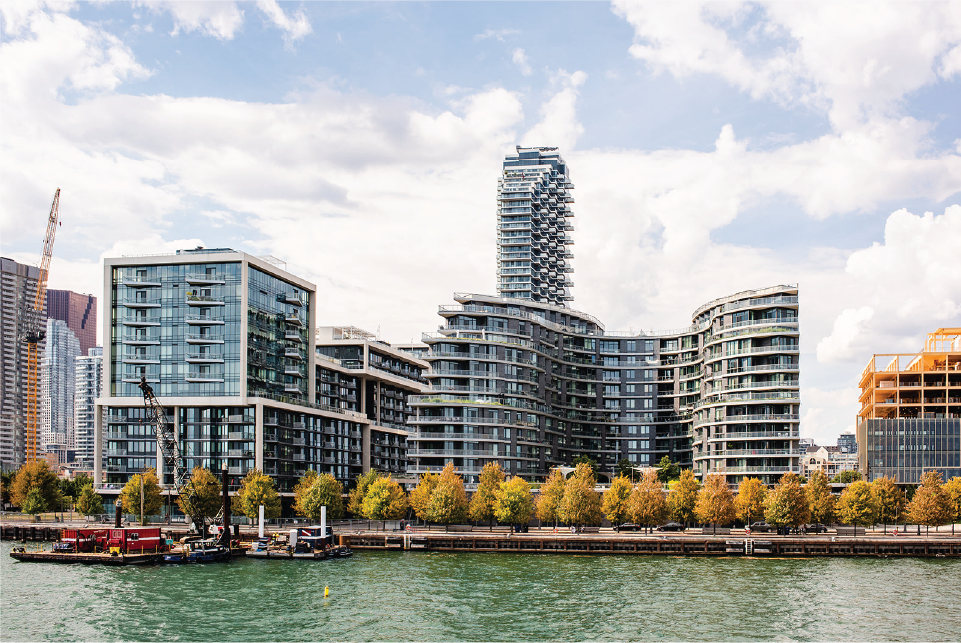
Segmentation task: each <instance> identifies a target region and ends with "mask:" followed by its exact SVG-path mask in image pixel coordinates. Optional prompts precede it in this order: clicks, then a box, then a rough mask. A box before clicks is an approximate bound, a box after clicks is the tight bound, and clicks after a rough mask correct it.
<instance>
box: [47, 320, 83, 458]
mask: <svg viewBox="0 0 961 643" xmlns="http://www.w3.org/2000/svg"><path fill="white" fill-rule="evenodd" d="M46 342H47V343H46V345H45V346H44V349H43V359H42V361H41V365H40V399H39V403H40V409H39V415H40V436H39V443H40V445H41V447H42V449H43V450H44V451H46V452H47V453H56V454H57V457H58V458H59V460H60V462H66V461H67V451H68V450H73V449H74V432H73V431H74V415H73V411H74V391H75V387H74V383H75V381H76V376H77V374H76V359H77V357H79V356H80V341H79V340H78V339H77V337H76V336H75V335H74V334H73V331H71V330H70V329H69V328H67V324H66V323H65V322H63V321H61V320H59V319H52V318H48V319H47V340H46Z"/></svg>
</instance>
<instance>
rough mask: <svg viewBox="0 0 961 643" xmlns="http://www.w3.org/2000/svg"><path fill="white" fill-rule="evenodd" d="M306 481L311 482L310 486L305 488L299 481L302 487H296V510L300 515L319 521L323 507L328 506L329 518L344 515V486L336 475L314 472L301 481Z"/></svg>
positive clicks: (333, 518)
mask: <svg viewBox="0 0 961 643" xmlns="http://www.w3.org/2000/svg"><path fill="white" fill-rule="evenodd" d="M304 481H307V482H309V483H310V486H309V487H307V488H303V487H301V484H299V483H298V485H297V487H300V489H299V490H298V488H296V487H295V488H294V493H295V500H294V511H295V512H297V514H298V515H300V516H304V517H305V518H309V519H310V520H311V521H313V522H317V521H319V520H320V515H321V513H322V510H323V508H324V507H327V518H328V519H330V520H337V519H339V518H342V517H343V516H344V498H343V495H344V487H343V485H341V484H340V482H338V481H337V479H336V478H335V477H334V476H332V475H331V474H329V473H323V474H320V475H317V474H316V473H314V475H312V476H308V475H305V476H304V478H303V479H302V480H301V483H303V482H304ZM298 492H299V493H298Z"/></svg>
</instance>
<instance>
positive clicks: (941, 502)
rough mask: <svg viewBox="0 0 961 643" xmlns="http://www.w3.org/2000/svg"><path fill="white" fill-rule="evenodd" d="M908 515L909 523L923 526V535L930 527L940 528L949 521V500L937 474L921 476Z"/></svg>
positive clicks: (935, 472)
mask: <svg viewBox="0 0 961 643" xmlns="http://www.w3.org/2000/svg"><path fill="white" fill-rule="evenodd" d="M908 515H910V516H911V522H913V523H915V524H918V525H924V526H925V534H927V533H929V532H930V528H931V527H932V526H934V527H940V526H941V525H944V524H947V522H948V521H949V520H950V519H951V500H950V498H949V497H948V494H947V493H946V492H945V491H944V486H943V485H942V484H941V474H940V473H939V472H937V471H927V472H925V473H924V475H922V476H921V484H920V485H919V486H918V490H917V491H915V492H914V498H913V499H912V500H911V504H909V505H908Z"/></svg>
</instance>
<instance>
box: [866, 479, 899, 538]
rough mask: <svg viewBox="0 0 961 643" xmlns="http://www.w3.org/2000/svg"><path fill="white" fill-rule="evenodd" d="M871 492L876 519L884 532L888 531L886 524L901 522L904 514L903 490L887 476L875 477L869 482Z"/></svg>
mask: <svg viewBox="0 0 961 643" xmlns="http://www.w3.org/2000/svg"><path fill="white" fill-rule="evenodd" d="M871 492H872V493H873V494H874V499H875V502H876V503H877V507H878V521H879V522H880V523H881V524H882V525H884V533H888V525H889V524H896V523H899V522H901V517H902V516H903V515H904V507H905V504H906V500H905V498H904V492H903V491H901V488H900V487H898V485H897V483H896V482H895V481H894V478H889V477H888V476H884V477H881V478H875V480H874V481H873V482H872V483H871Z"/></svg>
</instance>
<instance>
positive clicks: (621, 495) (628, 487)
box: [601, 475, 634, 531]
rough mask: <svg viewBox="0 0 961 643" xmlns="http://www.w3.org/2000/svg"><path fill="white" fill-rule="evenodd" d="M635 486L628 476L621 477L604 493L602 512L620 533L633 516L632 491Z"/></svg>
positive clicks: (612, 482) (613, 481)
mask: <svg viewBox="0 0 961 643" xmlns="http://www.w3.org/2000/svg"><path fill="white" fill-rule="evenodd" d="M633 490H634V485H633V484H631V481H630V480H628V478H627V476H624V475H620V476H617V477H616V478H614V480H612V481H611V487H610V489H608V490H607V491H605V492H604V498H603V501H602V502H601V511H603V512H604V515H605V516H607V519H608V520H610V521H611V524H612V525H614V527H616V528H617V530H618V531H620V528H621V524H622V523H625V522H627V520H628V517H629V516H630V515H631V503H630V499H631V491H633Z"/></svg>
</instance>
